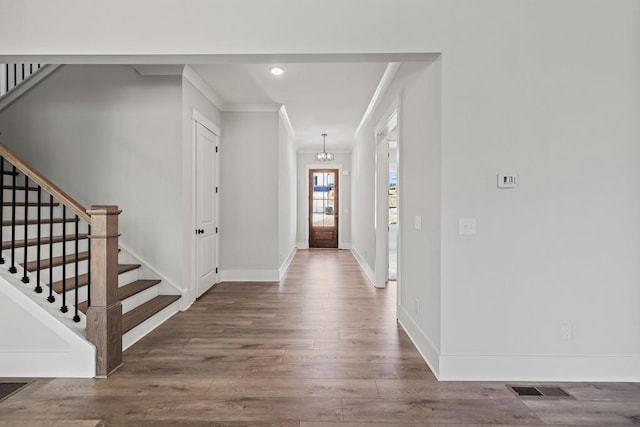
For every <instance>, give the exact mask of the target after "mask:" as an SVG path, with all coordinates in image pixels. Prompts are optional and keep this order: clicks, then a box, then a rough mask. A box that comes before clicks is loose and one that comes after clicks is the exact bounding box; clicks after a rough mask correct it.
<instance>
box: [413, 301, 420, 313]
mask: <svg viewBox="0 0 640 427" xmlns="http://www.w3.org/2000/svg"><path fill="white" fill-rule="evenodd" d="M413 311H414V312H415V313H416V314H420V300H419V299H418V298H416V299H415V300H414V301H413Z"/></svg>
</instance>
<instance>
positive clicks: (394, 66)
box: [354, 62, 401, 138]
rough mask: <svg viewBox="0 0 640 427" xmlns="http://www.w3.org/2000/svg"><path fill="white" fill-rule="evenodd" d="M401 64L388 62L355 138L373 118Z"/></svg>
mask: <svg viewBox="0 0 640 427" xmlns="http://www.w3.org/2000/svg"><path fill="white" fill-rule="evenodd" d="M400 64H401V63H400V62H389V63H388V64H387V68H386V69H385V70H384V73H383V74H382V77H381V78H380V82H379V83H378V87H376V91H375V92H374V93H373V96H372V97H371V101H369V105H368V106H367V109H366V110H365V112H364V115H363V116H362V120H360V124H359V125H358V128H357V129H356V133H355V134H354V138H356V137H357V136H358V134H359V133H360V131H361V130H362V128H363V127H364V125H365V124H366V123H367V122H368V121H369V120H371V117H372V116H373V112H374V111H375V109H376V107H377V106H378V103H379V102H380V100H381V99H382V97H383V96H384V94H385V92H386V91H387V89H388V88H389V86H390V85H391V82H392V81H393V78H394V77H395V75H396V73H397V72H398V70H399V69H400Z"/></svg>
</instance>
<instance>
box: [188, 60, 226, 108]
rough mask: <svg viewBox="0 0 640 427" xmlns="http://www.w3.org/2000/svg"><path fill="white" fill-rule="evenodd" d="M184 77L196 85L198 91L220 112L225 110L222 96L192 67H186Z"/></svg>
mask: <svg viewBox="0 0 640 427" xmlns="http://www.w3.org/2000/svg"><path fill="white" fill-rule="evenodd" d="M182 77H184V78H185V79H187V80H188V81H189V83H191V84H192V85H194V86H195V87H196V89H198V90H199V91H200V92H202V94H203V95H204V96H205V97H206V98H207V99H208V100H209V101H211V103H212V104H213V105H215V106H216V107H217V108H218V110H224V100H223V99H222V97H221V96H220V95H218V94H217V93H216V91H215V90H213V88H212V87H211V86H209V84H208V83H207V82H206V81H205V80H204V79H203V78H202V77H200V74H198V73H197V72H196V70H194V69H193V68H191V67H190V66H188V65H187V66H185V67H184V70H183V71H182Z"/></svg>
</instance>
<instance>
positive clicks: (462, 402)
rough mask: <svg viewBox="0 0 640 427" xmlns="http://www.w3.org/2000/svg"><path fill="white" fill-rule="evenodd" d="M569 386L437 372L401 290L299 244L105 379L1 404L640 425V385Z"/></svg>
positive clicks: (211, 297)
mask: <svg viewBox="0 0 640 427" xmlns="http://www.w3.org/2000/svg"><path fill="white" fill-rule="evenodd" d="M561 385H562V386H563V387H565V389H567V390H568V391H569V392H570V393H571V394H572V396H573V397H574V398H575V399H571V400H548V399H547V400H534V399H529V400H526V399H525V400H523V399H520V398H518V397H516V396H515V395H514V394H513V393H511V392H510V391H509V390H508V389H507V388H506V387H505V385H504V384H503V383H497V382H495V383H479V382H472V383H463V382H438V381H436V380H435V378H434V376H433V374H432V373H431V372H430V370H429V369H428V367H427V365H426V364H425V363H424V362H423V360H422V358H421V357H420V355H419V354H418V352H417V351H416V349H415V348H414V346H413V344H412V343H411V341H410V340H409V339H408V337H407V336H406V334H405V333H404V332H403V330H402V329H401V328H400V327H398V326H397V324H396V321H395V289H393V288H388V289H382V290H381V289H375V288H373V287H372V286H371V285H370V284H369V283H368V281H367V279H366V277H365V276H364V274H363V273H362V271H361V270H360V268H359V267H358V264H357V263H356V262H355V260H354V258H353V257H352V255H351V254H350V253H349V252H348V251H335V250H317V251H316V250H314V251H299V252H298V254H297V255H296V258H295V260H294V262H293V263H292V265H291V267H290V269H289V272H288V273H287V275H286V277H285V279H284V280H283V281H282V282H281V283H280V284H278V283H223V284H221V285H219V286H217V287H215V288H213V289H212V290H211V291H210V292H209V293H207V294H205V295H204V296H203V297H202V298H201V299H200V300H198V301H197V302H196V303H195V304H194V305H193V306H192V307H191V308H190V309H189V310H188V311H186V312H183V313H179V314H178V315H176V316H174V317H173V318H172V319H170V320H169V321H167V322H166V323H165V324H163V325H162V326H160V327H159V328H158V329H156V330H155V331H154V332H152V333H151V334H150V335H148V336H147V337H145V338H144V339H143V340H141V341H140V342H139V343H138V344H136V345H134V346H133V347H132V348H131V349H129V350H127V351H126V352H125V355H124V366H123V367H122V368H121V369H120V370H119V371H118V372H117V373H115V374H114V375H113V376H111V377H109V378H108V379H106V380H80V379H51V380H48V379H46V380H45V379H43V380H37V381H34V382H33V383H32V384H30V385H29V386H27V387H25V388H24V389H23V390H22V391H20V392H18V393H16V394H15V395H13V396H11V397H9V398H8V399H6V400H5V401H3V402H0V420H2V421H1V422H0V427H2V426H4V425H11V426H28V425H33V426H37V427H41V426H45V425H56V426H58V425H70V426H75V425H77V426H84V425H87V426H89V425H96V422H97V421H96V420H102V422H103V423H104V425H106V426H161V427H162V426H171V427H175V426H193V427H195V426H231V427H233V426H279V427H330V426H344V427H357V426H424V425H451V424H456V425H466V426H471V425H539V424H545V423H548V424H562V425H570V424H571V425H597V426H603V425H634V424H636V425H638V424H640V384H632V383H624V384H621V383H616V384H601V383H598V384H587V383H570V384H561ZM27 420H40V421H39V422H32V421H27ZM60 420H76V421H74V422H73V423H72V422H71V421H68V422H67V424H64V423H61V421H60ZM82 420H86V421H87V423H86V424H80V423H79V421H82ZM91 420H93V421H91ZM56 422H58V424H56ZM74 423H77V424H74Z"/></svg>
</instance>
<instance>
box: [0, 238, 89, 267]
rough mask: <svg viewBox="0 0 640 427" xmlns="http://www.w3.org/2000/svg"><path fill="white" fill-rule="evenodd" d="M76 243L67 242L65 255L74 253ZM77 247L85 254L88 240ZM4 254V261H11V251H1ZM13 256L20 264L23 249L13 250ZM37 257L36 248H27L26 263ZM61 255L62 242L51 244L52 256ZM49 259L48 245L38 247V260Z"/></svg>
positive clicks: (80, 242)
mask: <svg viewBox="0 0 640 427" xmlns="http://www.w3.org/2000/svg"><path fill="white" fill-rule="evenodd" d="M75 245H76V242H75V240H74V241H71V242H67V244H66V248H67V255H71V254H73V253H75V250H76V246H75ZM78 247H79V252H85V251H87V249H88V248H89V240H88V239H83V240H80V241H78ZM2 252H3V253H4V256H5V259H9V260H10V259H11V249H5V250H4V251H2ZM15 254H16V261H18V262H19V263H22V262H23V260H24V248H16V249H15ZM37 255H38V249H37V246H29V247H28V248H27V260H28V261H34V260H36V259H37ZM60 255H62V242H60V243H54V244H53V256H54V257H56V256H60ZM47 258H49V245H48V244H47V245H42V246H41V247H40V260H44V259H47Z"/></svg>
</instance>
